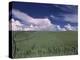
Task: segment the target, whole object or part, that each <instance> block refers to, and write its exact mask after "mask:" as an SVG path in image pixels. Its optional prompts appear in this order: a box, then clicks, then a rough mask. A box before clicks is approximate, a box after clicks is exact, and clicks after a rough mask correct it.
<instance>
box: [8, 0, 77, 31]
mask: <svg viewBox="0 0 80 60" xmlns="http://www.w3.org/2000/svg"><path fill="white" fill-rule="evenodd" d="M9 7H10V8H9V20H10V21H11V24H12V30H14V31H16V30H19V31H20V30H24V31H28V30H32V31H43V30H45V31H67V30H72V31H76V30H77V28H78V6H77V5H61V4H46V3H44V4H43V3H29V2H10V4H9Z"/></svg>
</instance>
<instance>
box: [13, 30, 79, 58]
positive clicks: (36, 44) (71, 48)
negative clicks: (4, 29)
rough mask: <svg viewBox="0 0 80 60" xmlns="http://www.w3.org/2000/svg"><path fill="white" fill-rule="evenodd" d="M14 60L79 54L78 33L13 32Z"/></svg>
mask: <svg viewBox="0 0 80 60" xmlns="http://www.w3.org/2000/svg"><path fill="white" fill-rule="evenodd" d="M12 42H13V44H12V56H13V58H25V57H45V56H62V55H76V54H78V32H77V31H65V32H50V31H44V32H43V31H13V32H12Z"/></svg>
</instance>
